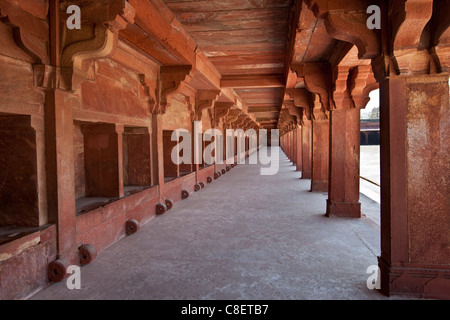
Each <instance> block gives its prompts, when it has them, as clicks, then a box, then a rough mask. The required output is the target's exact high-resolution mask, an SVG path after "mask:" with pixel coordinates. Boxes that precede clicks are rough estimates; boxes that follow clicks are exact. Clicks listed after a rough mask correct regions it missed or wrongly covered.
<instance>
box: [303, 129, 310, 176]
mask: <svg viewBox="0 0 450 320" xmlns="http://www.w3.org/2000/svg"><path fill="white" fill-rule="evenodd" d="M311 166H312V124H311V120H303V124H302V179H311V176H312V175H311Z"/></svg>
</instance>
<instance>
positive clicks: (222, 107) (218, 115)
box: [214, 102, 234, 127]
mask: <svg viewBox="0 0 450 320" xmlns="http://www.w3.org/2000/svg"><path fill="white" fill-rule="evenodd" d="M232 106H234V103H233V102H216V103H215V105H214V112H215V123H216V127H217V126H219V122H220V119H226V118H227V116H228V114H229V113H230V109H231V107H232Z"/></svg>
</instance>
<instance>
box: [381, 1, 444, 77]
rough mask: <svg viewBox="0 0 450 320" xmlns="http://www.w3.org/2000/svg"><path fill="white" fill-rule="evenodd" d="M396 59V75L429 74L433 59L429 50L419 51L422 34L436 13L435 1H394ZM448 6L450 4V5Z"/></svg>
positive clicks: (391, 19)
mask: <svg viewBox="0 0 450 320" xmlns="http://www.w3.org/2000/svg"><path fill="white" fill-rule="evenodd" d="M390 5H391V7H390V8H389V19H388V21H389V23H390V25H391V27H392V59H393V66H394V68H395V72H396V74H400V75H403V74H415V73H422V74H426V73H429V68H430V66H429V64H430V62H432V61H433V60H432V58H431V55H430V53H429V52H428V50H417V49H418V47H419V45H420V40H421V35H422V32H423V30H424V29H425V26H426V25H427V23H428V22H429V21H430V19H431V17H432V14H433V0H414V1H397V2H395V3H390ZM447 5H448V4H447Z"/></svg>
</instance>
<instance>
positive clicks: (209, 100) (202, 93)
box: [195, 90, 220, 120]
mask: <svg viewBox="0 0 450 320" xmlns="http://www.w3.org/2000/svg"><path fill="white" fill-rule="evenodd" d="M219 94H220V90H199V91H198V92H197V106H196V110H195V118H196V119H197V120H200V119H201V118H202V113H203V110H208V109H211V108H212V107H213V106H214V103H215V102H216V100H217V99H218V98H219ZM212 115H213V114H212ZM210 116H211V115H210Z"/></svg>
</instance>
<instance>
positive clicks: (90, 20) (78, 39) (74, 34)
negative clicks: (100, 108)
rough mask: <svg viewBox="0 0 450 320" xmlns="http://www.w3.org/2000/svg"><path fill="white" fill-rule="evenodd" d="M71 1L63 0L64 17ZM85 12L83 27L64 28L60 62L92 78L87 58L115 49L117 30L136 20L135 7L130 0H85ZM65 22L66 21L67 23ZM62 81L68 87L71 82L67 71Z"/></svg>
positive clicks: (105, 55) (82, 6) (103, 55)
mask: <svg viewBox="0 0 450 320" xmlns="http://www.w3.org/2000/svg"><path fill="white" fill-rule="evenodd" d="M70 4H71V3H69V2H63V3H61V6H60V10H61V17H64V15H65V14H66V13H65V10H66V7H67V6H68V5H70ZM80 7H81V10H82V12H83V22H82V28H81V29H80V30H77V29H74V30H68V29H67V28H65V29H64V35H63V37H62V39H63V40H64V42H63V41H61V48H62V50H61V55H60V61H58V62H57V63H58V65H59V66H60V67H62V68H68V69H69V68H72V69H73V70H74V71H76V72H77V74H80V75H81V76H82V77H85V78H90V75H89V74H88V67H89V64H88V63H87V62H88V61H90V60H92V59H99V58H106V57H109V56H111V55H112V54H113V53H114V50H115V48H116V46H117V42H118V37H119V36H118V32H119V31H120V30H122V29H124V28H126V26H127V24H129V23H134V15H135V11H134V9H133V7H131V5H130V4H129V3H128V2H127V1H119V0H109V1H104V2H102V3H100V2H97V1H95V2H94V1H93V2H84V3H81V4H80ZM64 25H65V24H64ZM64 75H67V78H65V79H64V81H63V83H64V86H65V87H66V88H70V87H71V86H72V77H71V76H70V77H69V75H68V73H64Z"/></svg>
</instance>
